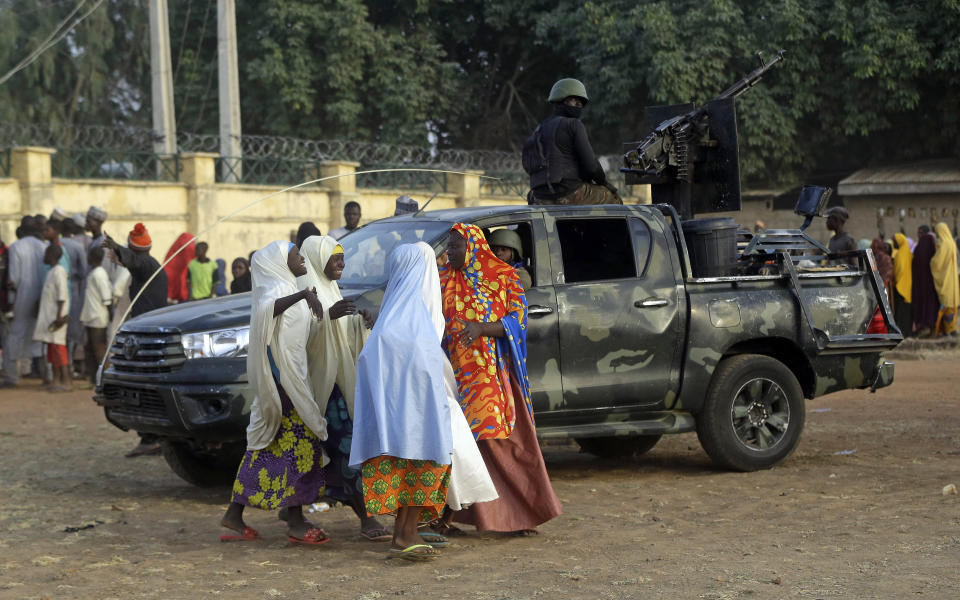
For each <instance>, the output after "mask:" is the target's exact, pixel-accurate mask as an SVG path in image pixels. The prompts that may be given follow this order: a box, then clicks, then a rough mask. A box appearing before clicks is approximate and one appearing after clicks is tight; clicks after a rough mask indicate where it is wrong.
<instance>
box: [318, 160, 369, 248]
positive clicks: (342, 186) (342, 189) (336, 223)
mask: <svg viewBox="0 0 960 600" xmlns="http://www.w3.org/2000/svg"><path fill="white" fill-rule="evenodd" d="M359 166H360V163H358V162H351V161H346V160H330V161H324V162H322V163H320V175H321V177H330V176H333V175H339V177H336V178H334V179H328V180H327V181H324V182H323V186H324V187H326V188H328V189H329V190H330V220H329V222H328V223H327V231H330V230H333V229H337V228H338V227H343V226H344V225H346V224H347V223H346V221H344V219H343V207H344V206H345V205H346V204H347V202H350V201H351V200H352V201H355V202H359V201H360V194H358V193H357V177H356V175H354V173H356V172H357V167H359ZM361 211H362V205H361Z"/></svg>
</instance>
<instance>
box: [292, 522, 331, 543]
mask: <svg viewBox="0 0 960 600" xmlns="http://www.w3.org/2000/svg"><path fill="white" fill-rule="evenodd" d="M287 541H289V542H290V543H291V544H303V545H304V546H319V545H320V544H326V543H327V542H329V541H330V538H329V537H327V533H326V532H325V531H324V530H322V529H318V528H316V527H311V528H310V529H308V530H307V533H306V535H304V536H303V539H300V538H295V537H293V536H292V535H289V534H287Z"/></svg>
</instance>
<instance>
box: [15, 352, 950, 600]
mask: <svg viewBox="0 0 960 600" xmlns="http://www.w3.org/2000/svg"><path fill="white" fill-rule="evenodd" d="M958 363H960V361H958V359H957V358H956V357H950V359H949V360H925V361H910V362H900V363H898V365H897V373H896V383H895V384H894V385H893V386H892V387H891V388H887V389H885V390H881V391H879V392H878V393H877V394H870V393H869V392H861V391H856V392H843V393H839V394H834V395H831V396H827V397H824V398H820V399H817V400H815V401H812V402H809V403H808V406H807V410H808V414H807V425H806V431H805V432H804V435H803V437H802V439H801V442H800V446H799V448H798V450H797V451H796V453H794V455H793V456H792V457H790V458H789V459H788V460H787V461H786V462H785V463H783V464H782V465H780V466H779V467H777V468H774V469H772V470H769V471H763V472H758V473H746V474H743V473H728V472H723V471H718V470H717V469H715V468H713V467H712V466H711V464H710V462H709V460H708V459H707V457H706V455H705V454H704V453H703V451H702V450H701V449H700V447H699V444H698V443H697V439H696V436H695V435H693V434H686V435H678V436H670V437H666V438H664V439H663V440H662V441H661V443H660V444H659V445H658V446H657V447H656V448H654V450H653V451H651V452H650V453H649V454H648V455H646V456H643V457H640V458H637V459H634V460H631V461H620V462H612V461H602V460H597V459H594V458H592V457H590V456H588V455H585V454H580V453H579V452H578V451H577V449H576V448H575V447H572V446H570V447H549V448H547V449H546V450H545V455H546V458H547V466H548V468H549V471H550V475H551V477H552V479H553V483H554V486H555V488H556V491H557V493H558V495H559V496H560V498H561V499H562V501H563V505H564V514H563V515H562V516H561V517H559V518H557V519H555V520H554V521H552V522H550V523H547V524H546V525H544V526H543V527H542V528H541V535H540V536H539V537H536V538H505V537H496V536H479V535H476V534H473V535H470V536H469V537H466V538H457V539H456V540H455V542H454V543H453V544H452V546H451V547H450V548H448V549H446V550H445V551H444V554H443V556H442V557H440V559H438V560H437V561H435V562H434V563H429V564H409V563H405V564H397V561H390V562H387V561H384V560H383V556H384V552H385V551H386V548H387V546H386V545H384V544H376V543H372V542H368V541H365V540H362V539H360V538H359V537H358V535H357V534H358V531H359V529H358V526H357V521H356V520H355V518H354V517H353V516H352V513H350V512H349V511H348V510H346V509H343V508H337V509H334V510H332V511H330V512H327V513H323V514H321V515H313V516H319V518H320V520H319V523H320V524H321V525H322V526H323V527H324V528H325V529H326V530H327V532H328V533H329V534H330V536H331V537H332V538H333V540H332V541H331V542H330V543H328V544H325V545H324V546H320V547H317V548H301V547H293V546H291V545H289V544H288V543H287V541H286V537H285V535H284V529H283V527H282V526H281V524H280V522H279V521H277V520H276V517H275V515H274V514H272V513H264V512H259V511H254V510H250V511H248V513H249V519H248V522H249V523H250V524H251V525H252V526H253V527H255V528H257V529H259V530H260V532H261V534H263V535H264V536H265V537H266V540H265V541H263V542H256V543H232V544H224V543H221V542H220V541H219V540H218V535H219V534H220V533H221V529H220V527H219V526H218V520H219V518H220V515H221V513H222V512H223V510H224V508H225V506H226V502H227V501H228V499H229V490H227V489H212V490H211V489H199V488H195V487H191V486H190V485H188V484H186V483H184V482H182V481H181V480H180V479H178V478H177V477H176V476H175V475H174V474H173V473H172V472H171V471H170V470H169V469H168V468H167V466H166V464H165V463H164V462H163V459H162V458H160V457H147V458H139V459H126V458H124V457H123V454H124V452H126V451H127V450H129V449H130V448H131V447H132V446H133V445H134V443H135V439H136V438H135V436H134V435H133V434H131V433H123V432H121V431H119V430H117V429H115V428H114V427H113V426H111V425H109V424H108V423H107V422H106V421H105V420H104V418H103V414H102V411H101V410H100V409H98V408H97V407H96V406H95V405H94V404H93V402H92V401H91V400H90V393H89V392H74V393H72V394H69V395H50V394H47V393H44V392H42V391H40V390H39V388H38V387H37V386H35V385H26V386H24V387H23V388H22V389H20V390H15V391H10V390H4V391H2V392H0V456H2V459H0V482H2V485H0V598H104V599H105V598H120V599H126V598H163V599H177V598H199V597H201V596H203V597H208V596H211V595H221V596H224V597H230V598H325V599H328V598H329V599H339V598H345V599H354V600H360V599H364V600H372V599H387V598H394V597H400V596H402V597H408V598H465V599H477V600H480V599H485V600H495V599H505V598H510V599H513V598H670V599H674V598H710V599H721V598H758V599H766V598H835V597H847V598H907V597H915V596H924V597H930V598H957V597H960V576H958V574H957V567H958V565H960V496H958V495H946V496H945V495H943V494H942V492H941V490H942V489H943V487H944V486H945V485H948V484H950V483H954V484H957V485H958V486H960V399H958V394H957V390H958V389H960V369H958V368H957V365H958ZM89 525H92V527H88V528H85V529H80V530H79V531H74V530H69V531H72V532H69V531H68V528H82V527H85V526H89Z"/></svg>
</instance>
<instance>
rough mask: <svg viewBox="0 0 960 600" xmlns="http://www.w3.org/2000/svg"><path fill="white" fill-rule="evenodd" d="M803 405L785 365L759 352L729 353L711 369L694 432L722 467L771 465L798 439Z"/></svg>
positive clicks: (751, 468) (800, 392) (749, 468)
mask: <svg viewBox="0 0 960 600" xmlns="http://www.w3.org/2000/svg"><path fill="white" fill-rule="evenodd" d="M804 407H805V403H804V399H803V390H802V389H801V388H800V383H799V382H798V381H797V378H796V377H795V376H794V374H793V373H792V372H791V371H790V369H788V368H787V367H786V365H784V364H783V363H781V362H780V361H778V360H775V359H773V358H770V357H769V356H762V355H759V354H741V355H737V356H732V357H730V358H726V359H724V360H722V361H720V364H719V365H717V370H716V371H715V372H714V374H713V379H712V381H711V383H710V390H709V392H708V393H707V400H706V403H705V404H704V406H703V410H702V411H701V412H700V414H698V415H697V437H698V438H700V445H701V446H703V449H704V450H705V451H706V452H707V454H708V455H709V456H710V458H711V459H712V460H713V462H714V463H716V464H717V465H719V466H721V467H725V468H727V469H733V470H736V471H756V470H758V469H769V468H770V467H772V466H773V465H775V464H777V463H778V462H780V461H782V460H783V459H785V458H786V457H787V456H789V455H790V453H791V452H793V450H794V448H796V446H797V442H799V441H800V433H801V432H802V431H803V422H804V417H805V415H806V413H805V408H804Z"/></svg>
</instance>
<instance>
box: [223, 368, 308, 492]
mask: <svg viewBox="0 0 960 600" xmlns="http://www.w3.org/2000/svg"><path fill="white" fill-rule="evenodd" d="M274 381H275V382H276V384H277V391H278V392H280V405H281V409H282V411H283V417H282V418H281V419H280V429H278V430H277V436H276V437H275V438H274V439H273V441H272V442H270V445H269V446H267V447H266V448H263V449H261V450H247V452H246V454H244V456H243V460H242V461H241V462H240V468H239V469H238V470H237V479H236V481H234V483H233V501H234V502H238V503H240V504H243V505H246V506H253V507H255V508H262V509H264V510H273V509H277V508H282V507H284V506H302V505H304V504H312V503H314V502H316V501H317V499H318V498H319V497H320V495H321V494H322V493H323V486H324V481H325V479H324V471H323V466H322V465H323V462H322V461H323V450H322V446H321V443H320V440H319V438H317V436H316V435H315V434H314V433H313V432H312V431H310V428H308V427H307V426H306V425H304V423H303V420H302V419H300V415H298V414H297V411H296V409H294V408H293V403H292V402H291V401H290V398H289V396H287V393H286V392H285V391H284V389H283V387H282V386H281V385H280V382H279V381H277V380H276V378H274Z"/></svg>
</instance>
